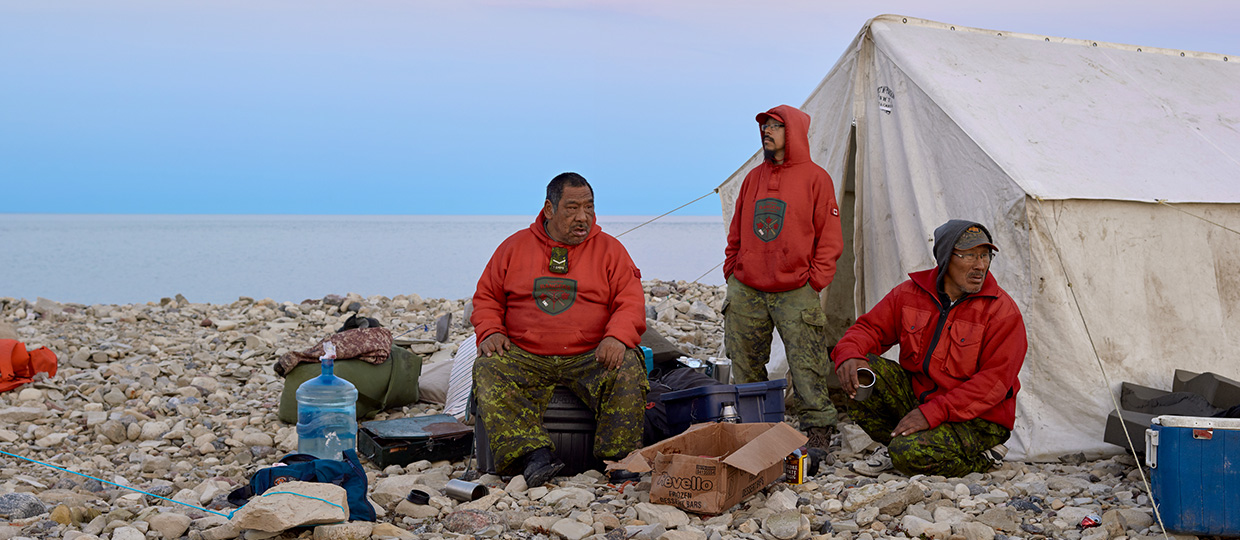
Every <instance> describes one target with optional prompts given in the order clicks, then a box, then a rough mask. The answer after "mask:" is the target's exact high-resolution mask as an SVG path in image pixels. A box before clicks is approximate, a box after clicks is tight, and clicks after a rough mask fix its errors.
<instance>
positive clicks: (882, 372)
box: [848, 355, 1011, 477]
mask: <svg viewBox="0 0 1240 540" xmlns="http://www.w3.org/2000/svg"><path fill="white" fill-rule="evenodd" d="M869 361H870V370H871V371H873V372H874V375H875V378H876V379H877V380H878V381H877V382H876V383H875V384H874V392H873V394H871V395H870V397H869V399H866V400H865V401H851V400H850V403H851V404H850V405H849V407H848V413H849V414H850V415H851V416H852V418H853V420H854V421H856V422H857V425H859V426H861V429H864V430H865V432H866V433H867V434H869V435H870V438H872V439H874V440H876V441H878V442H880V443H883V444H885V445H887V451H888V452H890V454H891V462H892V463H893V464H894V465H895V467H896V469H898V470H899V471H900V472H902V473H904V474H907V475H910V476H911V475H914V474H927V475H940V476H948V477H961V476H964V475H966V474H969V473H971V472H986V471H989V470H990V468H991V463H990V461H989V460H987V459H986V458H984V457H982V452H984V451H986V450H987V449H989V448H990V447H992V446H995V445H996V444H999V443H1002V442H1004V441H1006V440H1007V439H1008V435H1010V434H1011V432H1010V431H1009V430H1008V429H1007V428H1005V427H1003V426H1001V425H999V424H996V423H994V422H991V421H988V420H982V419H981V418H974V419H972V420H966V421H964V422H943V423H942V424H939V425H938V426H937V427H935V428H933V429H928V430H925V431H919V432H917V433H914V434H912V435H904V436H900V437H895V438H892V436H891V430H893V429H895V427H896V424H898V423H900V419H901V418H904V415H906V414H908V413H909V411H911V410H913V408H914V407H917V406H918V405H919V404H920V403H919V402H918V400H917V397H916V396H915V395H913V386H912V384H910V383H909V378H908V374H907V373H905V371H904V368H902V367H900V364H898V363H896V362H892V361H891V360H887V359H886V358H880V357H878V356H875V355H869Z"/></svg>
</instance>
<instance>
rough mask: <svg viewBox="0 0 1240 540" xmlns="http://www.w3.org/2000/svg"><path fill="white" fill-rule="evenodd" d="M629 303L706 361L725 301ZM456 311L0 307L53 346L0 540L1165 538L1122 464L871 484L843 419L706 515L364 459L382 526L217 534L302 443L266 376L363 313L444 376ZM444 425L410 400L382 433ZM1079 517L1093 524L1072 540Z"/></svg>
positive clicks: (5, 327)
mask: <svg viewBox="0 0 1240 540" xmlns="http://www.w3.org/2000/svg"><path fill="white" fill-rule="evenodd" d="M644 285H645V289H646V297H647V306H648V308H647V315H648V317H650V318H651V319H652V320H653V321H654V322H653V323H652V327H653V328H654V329H656V330H658V331H659V333H661V334H662V335H663V336H665V337H667V338H668V339H669V340H671V341H672V342H673V343H675V344H676V345H677V346H678V347H679V348H680V349H681V350H682V351H684V352H685V353H686V354H688V355H690V356H693V357H696V358H706V357H710V356H721V354H720V353H721V344H722V336H723V319H722V316H721V315H720V314H719V310H720V309H721V307H722V303H723V297H724V290H723V288H722V287H716V286H703V285H699V284H694V283H686V282H661V281H647V282H645V283H644ZM468 309H469V305H468V301H467V300H463V299H462V300H448V299H438V298H436V299H431V298H421V297H419V296H417V295H414V294H410V295H402V296H396V297H394V298H386V297H380V296H374V297H369V298H363V297H360V296H357V295H343V296H338V295H329V296H327V297H325V298H319V299H312V300H305V301H303V302H300V303H293V302H275V301H272V300H269V299H264V300H255V299H251V298H245V297H243V298H239V299H238V300H237V301H235V302H232V303H230V304H198V303H193V302H192V301H190V300H188V299H186V298H182V297H180V296H177V297H174V298H164V299H161V300H159V301H156V302H150V303H145V304H130V305H80V304H72V303H61V302H54V301H49V300H45V299H37V300H36V301H28V300H22V299H13V298H0V338H9V339H16V340H19V341H21V342H23V343H25V344H26V345H27V347H28V348H30V349H32V350H33V349H34V348H36V347H40V346H46V347H48V348H49V349H51V350H52V351H53V352H55V353H56V355H57V356H58V358H59V367H58V373H57V374H56V375H55V376H54V377H46V376H44V375H39V376H37V377H36V380H35V382H33V383H30V384H27V385H24V386H22V387H20V388H17V389H14V390H11V391H9V392H5V393H2V394H0V450H2V451H3V452H5V453H6V454H11V455H0V518H3V519H4V522H3V523H2V524H0V540H7V539H19V538H32V539H33V538H39V539H42V538H57V539H64V540H99V539H109V540H142V539H152V540H153V539H161V538H162V539H174V538H189V539H193V540H226V539H232V538H244V539H247V540H261V539H266V538H315V539H319V540H329V539H340V540H345V539H358V540H361V539H406V538H471V537H472V538H501V539H533V538H539V539H542V538H546V539H553V538H554V539H559V538H564V539H569V540H580V539H584V538H595V539H607V540H621V539H626V538H635V539H639V540H731V539H751V540H794V539H796V540H801V539H805V538H821V539H841V540H848V539H854V540H872V539H876V538H939V539H953V540H956V539H963V540H991V539H1004V538H1028V539H1042V538H1056V539H1068V540H1100V539H1105V538H1129V539H1134V540H1136V539H1140V538H1163V537H1164V535H1163V533H1162V532H1161V531H1162V529H1161V528H1160V527H1159V526H1158V524H1157V521H1156V520H1155V518H1154V515H1153V509H1152V506H1151V501H1150V496H1149V493H1148V492H1147V490H1146V487H1145V484H1144V483H1143V482H1142V478H1141V474H1140V470H1139V468H1138V466H1137V462H1136V460H1135V459H1133V458H1132V457H1131V456H1126V455H1120V456H1114V457H1109V458H1104V459H1092V460H1088V459H1086V457H1085V456H1083V455H1074V456H1063V457H1062V458H1061V459H1060V460H1059V461H1057V462H1054V463H1022V462H1006V463H1005V464H1004V465H1003V467H1001V468H999V469H996V470H994V471H992V472H990V473H987V474H971V475H969V476H967V477H965V478H942V477H925V476H918V477H913V478H907V477H903V476H900V475H896V474H884V475H882V476H880V477H878V478H874V479H871V478H866V477H862V476H858V475H856V474H854V473H852V472H851V471H850V470H849V469H848V467H847V465H848V463H849V462H850V461H852V460H855V459H858V458H859V457H861V456H863V455H864V453H865V452H866V450H867V449H868V448H869V447H870V445H871V443H872V441H870V440H869V438H868V437H866V436H865V434H864V433H863V432H861V431H860V429H859V428H857V427H856V426H855V425H853V424H851V423H847V422H845V423H843V424H842V425H841V432H840V435H839V437H838V439H839V447H838V449H837V450H836V451H835V452H834V454H833V456H834V458H835V463H834V465H824V466H823V467H822V469H821V470H820V471H819V473H818V474H817V475H815V476H813V477H811V478H809V479H808V481H807V482H806V483H804V484H800V485H790V484H787V483H783V482H776V483H775V484H772V485H771V486H769V487H767V488H766V489H764V490H762V491H760V492H759V493H757V494H755V495H753V496H751V497H750V498H748V499H746V500H744V501H743V502H741V503H740V504H738V505H737V506H735V507H732V508H730V509H728V510H727V511H725V513H722V514H719V515H698V514H693V513H686V512H684V511H681V510H679V509H676V508H673V507H670V506H664V505H658V504H652V503H650V501H649V487H650V486H649V475H646V476H645V477H644V478H643V482H641V483H638V484H635V485H634V484H629V485H625V486H612V485H609V484H607V481H606V479H605V477H604V476H603V475H602V474H600V473H596V472H587V473H583V474H579V475H576V476H571V477H558V478H555V479H554V480H553V481H552V482H551V483H549V484H547V485H544V486H526V485H525V483H524V481H523V479H522V478H521V477H516V478H514V479H511V480H507V481H505V480H504V479H501V478H499V477H496V476H492V475H485V476H482V477H480V478H477V479H475V481H476V482H478V483H481V484H483V485H485V486H487V487H488V488H489V490H490V491H489V494H487V495H486V496H484V497H482V498H481V499H478V500H474V501H471V502H462V501H458V500H455V499H453V498H450V497H448V496H447V495H446V494H445V486H446V484H447V483H448V481H449V480H450V479H454V478H460V477H461V476H462V475H463V474H464V473H465V472H466V469H467V467H468V464H467V463H466V461H465V460H459V461H453V462H448V461H441V462H427V461H418V462H414V463H410V464H409V465H407V466H396V465H393V466H389V467H386V468H381V469H380V468H376V467H375V466H374V465H373V464H371V463H368V462H366V461H363V465H364V466H365V469H366V473H367V476H368V486H369V497H370V499H371V500H372V501H373V502H374V506H375V508H376V510H377V512H378V514H379V517H378V519H377V521H376V522H375V523H369V522H352V523H337V524H326V525H318V526H314V527H300V528H292V529H287V530H285V529H279V527H280V526H282V525H278V524H277V525H275V526H265V527H263V528H265V529H267V530H263V528H258V527H257V526H253V523H254V522H252V521H251V522H245V523H248V524H250V526H245V525H244V524H243V523H242V520H240V519H237V517H236V516H235V517H234V519H233V520H231V521H230V520H229V519H228V518H227V517H225V516H226V515H228V514H229V513H230V512H232V511H233V507H232V506H231V505H229V504H227V502H226V500H225V497H226V495H227V494H228V492H229V491H231V490H232V489H235V488H236V487H237V486H239V485H244V484H245V483H246V481H247V479H248V478H249V476H250V475H251V474H253V473H254V472H255V471H257V470H258V469H260V468H263V467H266V466H269V465H271V464H273V463H275V462H276V461H278V460H279V459H280V458H281V457H283V456H284V455H286V454H288V453H291V452H294V451H295V450H296V446H297V435H296V430H295V427H294V426H292V425H289V424H285V423H282V422H281V421H280V420H279V419H278V418H277V417H276V408H277V405H278V402H279V397H280V393H281V390H282V387H283V379H281V378H280V377H279V376H277V375H276V374H275V372H274V371H273V370H272V365H273V364H274V363H275V361H276V358H278V357H279V356H280V355H281V354H283V353H285V352H288V351H296V350H304V349H306V348H309V347H310V346H312V345H314V344H315V343H316V342H318V341H319V340H321V339H323V338H324V337H326V336H328V335H329V334H331V333H332V332H334V331H335V330H336V329H337V328H338V327H340V325H341V323H342V322H343V321H344V320H345V319H347V318H348V317H349V316H351V315H353V314H359V315H363V316H366V317H373V318H375V319H378V320H379V321H380V322H381V324H383V325H384V326H385V327H387V328H389V329H391V330H392V333H393V334H394V335H395V336H397V337H398V343H404V344H407V345H408V346H409V347H410V348H411V349H413V351H414V352H416V353H418V354H420V355H423V357H424V358H425V359H426V361H427V362H428V364H427V365H430V364H433V363H435V362H445V361H450V360H451V356H452V353H453V352H454V351H455V348H456V345H455V344H456V343H459V342H460V341H461V340H462V339H463V338H465V337H466V336H467V335H469V334H470V333H471V332H472V329H471V328H470V327H469V324H468V316H467V312H468ZM449 314H450V315H451V316H452V317H451V321H452V323H451V325H450V326H449V328H448V337H447V339H444V340H442V341H437V340H436V339H435V338H436V322H437V321H439V320H441V318H442V317H443V316H444V315H449ZM439 337H441V338H442V337H443V336H442V335H441V336H439ZM424 369H425V367H424ZM441 411H442V405H441V404H436V403H417V404H415V405H411V406H407V407H404V408H402V409H394V410H389V411H386V412H383V413H380V414H379V416H378V417H377V418H378V419H390V418H400V417H407V416H418V415H425V414H433V413H439V412H441ZM13 455H16V456H21V457H24V458H27V459H28V460H36V461H39V462H42V464H36V463H32V462H30V461H27V460H23V459H19V458H17V457H13ZM52 466H54V467H59V468H62V469H67V470H68V471H74V472H77V473H80V474H81V475H88V476H90V477H93V478H87V477H84V476H81V475H79V474H73V473H70V472H66V471H63V470H58V469H57V468H53V467H52ZM101 480H102V481H101ZM120 486H126V487H132V488H134V489H137V490H141V491H142V492H145V493H141V492H137V491H133V490H130V489H125V488H123V487H120ZM411 489H420V490H422V491H425V492H426V493H428V494H429V495H430V499H429V502H428V503H427V504H415V503H413V502H410V501H408V500H406V495H408V494H409V492H410V490H411ZM172 501H178V502H180V503H184V504H177V503H175V502H172ZM251 504H253V503H251ZM307 506H309V505H307ZM307 511H309V510H307ZM221 514H222V515H221ZM1091 515H1092V516H1096V517H1098V518H1099V519H1098V522H1099V523H1098V524H1097V525H1096V526H1091V527H1087V528H1082V527H1081V526H1080V525H1081V523H1082V520H1084V519H1085V518H1087V517H1088V516H1091ZM265 525H270V523H267V524H265ZM273 529H274V530H273ZM1167 536H1171V537H1176V538H1191V537H1184V536H1179V537H1177V536H1175V535H1167Z"/></svg>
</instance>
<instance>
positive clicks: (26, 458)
mask: <svg viewBox="0 0 1240 540" xmlns="http://www.w3.org/2000/svg"><path fill="white" fill-rule="evenodd" d="M0 454H4V455H6V456H10V457H15V458H17V459H24V460H26V461H29V462H31V463H37V464H39V465H42V466H44V467H47V468H49V469H56V470H58V471H63V472H67V473H72V474H76V475H78V476H84V477H86V478H90V479H91V480H98V481H100V482H103V483H105V484H109V485H113V486H116V487H118V488H121V489H128V490H130V491H136V492H138V493H141V494H143V495H150V496H152V497H155V498H156V499H161V500H165V501H168V502H170V503H176V504H179V505H181V506H188V507H190V508H194V509H197V510H202V511H203V512H209V513H212V514H215V515H217V516H222V517H224V518H227V519H228V520H230V521H231V520H232V517H233V514H235V513H237V510H240V509H241V508H237V509H236V510H233V511H232V512H229V513H227V514H224V513H221V512H216V511H215V510H208V509H206V508H203V507H201V506H194V505H192V504H189V503H183V502H181V501H177V500H173V499H169V498H167V497H160V496H159V495H156V494H154V493H148V492H145V491H142V490H140V489H138V488H132V487H129V486H122V485H120V484H117V483H116V482H109V481H107V480H104V479H102V478H95V477H93V476H91V475H89V474H83V473H80V472H77V471H71V470H69V469H65V468H63V467H57V466H55V465H52V464H50V463H43V462H42V461H39V460H37V459H30V458H28V457H25V456H19V455H17V454H10V453H8V452H5V451H4V450H0ZM268 495H296V496H298V497H304V498H307V499H313V500H316V501H322V502H325V503H327V504H330V505H332V506H335V507H336V508H339V509H340V511H342V512H344V513H345V515H346V516H347V515H349V511H348V510H347V509H345V507H343V506H340V505H339V504H336V503H334V502H331V501H328V500H325V499H320V498H318V497H311V496H309V495H303V494H301V493H293V492H291V491H267V492H266V493H263V494H262V495H260V497H266V496H268Z"/></svg>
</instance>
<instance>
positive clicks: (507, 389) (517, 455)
mask: <svg viewBox="0 0 1240 540" xmlns="http://www.w3.org/2000/svg"><path fill="white" fill-rule="evenodd" d="M644 362H645V361H644V360H643V359H642V355H641V353H640V352H638V351H637V350H635V349H630V350H628V351H626V352H625V355H624V361H623V362H622V363H621V364H620V367H619V368H617V369H614V370H608V369H606V368H604V367H603V365H602V364H599V363H598V362H597V361H596V360H595V359H594V352H593V351H591V352H589V353H585V354H579V355H574V356H539V355H536V354H532V353H529V352H526V351H524V350H522V349H521V348H520V347H517V346H515V345H514V346H513V347H512V349H511V350H509V351H508V352H505V353H503V354H497V355H494V356H491V357H489V358H488V357H486V356H482V355H479V356H478V359H477V360H475V361H474V393H475V396H477V399H478V415H479V416H480V417H482V421H483V422H484V423H485V424H486V428H487V434H488V436H489V437H490V441H489V442H490V447H491V452H492V453H494V454H495V465H496V468H497V470H498V471H499V472H501V473H516V474H519V473H520V467H521V465H522V463H521V458H522V457H523V456H525V455H526V454H528V453H529V452H532V451H534V450H537V449H539V448H552V446H553V445H552V442H551V437H550V435H548V434H547V430H546V428H545V427H543V425H542V417H543V414H544V413H545V412H546V411H547V404H548V403H549V402H550V401H551V394H552V392H553V391H554V390H555V387H556V386H557V385H560V386H564V387H567V388H569V389H571V390H572V391H573V393H574V394H576V395H577V397H579V398H581V401H583V402H585V404H586V405H588V406H589V407H590V409H591V410H593V411H594V413H595V419H596V421H597V423H598V427H597V429H596V431H595V433H594V455H595V456H598V457H600V458H604V459H619V458H620V457H623V456H625V455H628V453H629V452H632V451H633V450H636V449H637V447H638V446H639V445H640V444H641V440H642V419H643V415H644V414H645V413H646V390H647V389H648V388H649V383H648V382H647V381H646V368H645V363H644Z"/></svg>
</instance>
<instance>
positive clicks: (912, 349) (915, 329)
mask: <svg viewBox="0 0 1240 540" xmlns="http://www.w3.org/2000/svg"><path fill="white" fill-rule="evenodd" d="M932 315H933V314H932V313H930V312H929V311H926V310H924V309H917V308H914V307H910V306H904V308H903V309H901V310H900V358H913V359H915V360H914V362H921V359H922V358H925V356H926V348H925V347H926V337H927V336H928V335H929V332H933V330H927V329H926V328H927V327H929V326H930V317H931V316H932ZM910 367H913V366H910ZM913 369H916V370H917V371H921V366H920V365H918V366H915V367H913Z"/></svg>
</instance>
